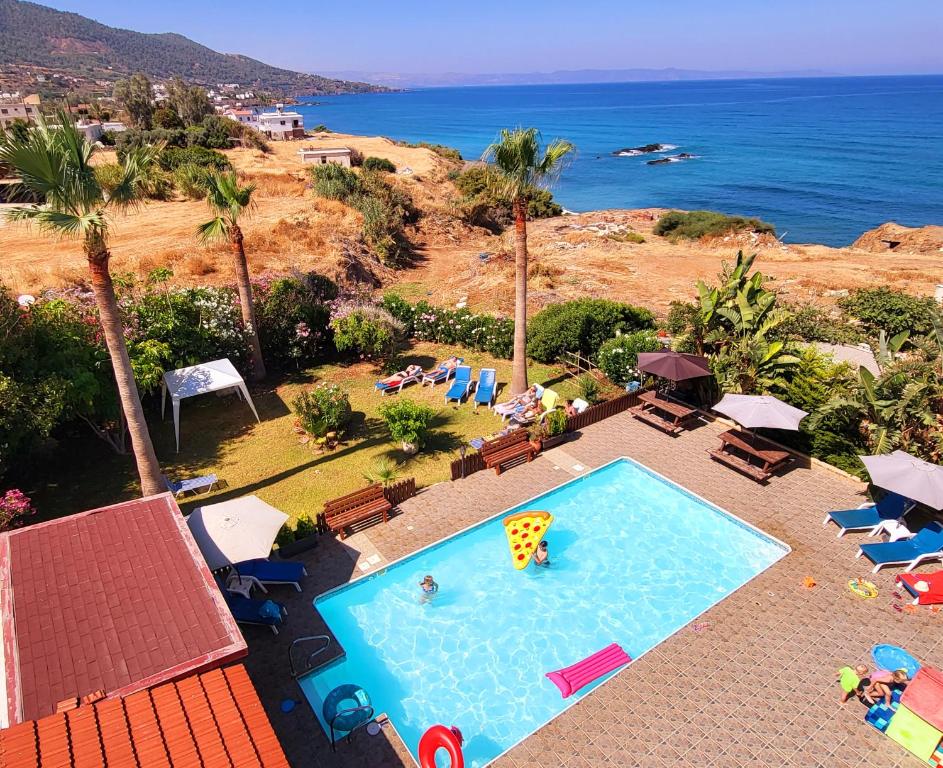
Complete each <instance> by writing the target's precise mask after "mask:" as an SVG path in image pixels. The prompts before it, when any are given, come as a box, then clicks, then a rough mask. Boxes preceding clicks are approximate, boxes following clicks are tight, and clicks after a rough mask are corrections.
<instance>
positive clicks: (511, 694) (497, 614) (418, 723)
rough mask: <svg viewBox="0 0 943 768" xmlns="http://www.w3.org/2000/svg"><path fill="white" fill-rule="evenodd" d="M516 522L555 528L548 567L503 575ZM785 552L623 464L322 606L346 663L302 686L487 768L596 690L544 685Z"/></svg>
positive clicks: (658, 631)
mask: <svg viewBox="0 0 943 768" xmlns="http://www.w3.org/2000/svg"><path fill="white" fill-rule="evenodd" d="M524 509H542V510H547V511H549V512H552V513H553V515H554V516H555V518H556V519H555V520H554V522H553V524H552V525H551V527H550V528H549V530H548V533H547V536H546V540H547V542H548V544H549V547H550V556H551V561H552V564H551V567H549V568H536V567H535V566H533V565H532V566H530V567H528V568H527V569H526V570H524V571H517V570H515V569H514V568H513V567H512V566H511V557H510V553H509V550H508V545H507V540H506V537H505V533H504V528H503V526H502V524H501V520H502V519H503V518H504V517H505V516H506V515H507V514H511V513H513V512H517V511H521V510H524ZM443 514H448V511H447V510H443ZM788 551H789V550H788V548H787V547H786V546H785V545H783V544H781V543H780V542H778V541H776V540H774V539H772V538H770V537H769V536H766V535H765V534H763V533H761V532H760V531H758V530H756V529H755V528H753V527H751V526H749V525H747V524H746V523H744V522H742V521H740V520H738V519H737V518H734V517H733V516H731V515H729V514H728V513H726V512H724V511H722V510H721V509H719V508H717V507H715V506H714V505H712V504H709V503H708V502H706V501H704V500H702V499H700V498H698V497H697V496H695V495H694V494H691V493H689V492H688V491H686V490H684V489H683V488H681V487H679V486H677V485H675V484H674V483H671V482H669V481H668V480H665V479H664V478H662V477H660V476H659V475H657V474H655V473H654V472H652V471H651V470H649V469H647V468H645V467H643V466H642V465H640V464H638V463H636V462H634V461H632V460H630V459H619V460H617V461H614V462H612V463H610V464H607V465H606V466H604V467H601V468H600V469H598V470H595V471H594V472H591V473H589V474H587V475H584V476H582V477H580V478H577V479H575V480H572V481H570V482H568V483H565V484H564V485H561V486H559V487H557V488H555V489H554V490H552V491H549V492H548V493H545V494H543V495H541V496H538V497H537V498H535V499H531V500H530V501H528V502H526V503H525V504H522V505H520V506H518V507H514V508H512V509H510V510H507V511H505V512H503V513H502V514H501V515H498V516H497V517H495V518H492V519H491V520H488V521H486V522H484V523H481V524H478V525H476V526H474V527H472V528H469V529H468V530H466V531H464V532H461V533H458V534H456V535H454V536H452V537H450V538H448V539H446V540H444V541H442V542H440V543H438V544H435V545H433V546H431V547H428V548H426V549H424V550H421V551H420V552H417V553H416V554H414V555H411V556H409V557H407V558H405V559H403V560H400V561H399V562H397V563H394V564H392V565H390V566H389V567H388V568H386V569H385V570H383V571H381V572H379V573H376V574H373V575H371V576H368V577H365V578H362V579H359V580H357V581H355V582H353V583H351V584H349V585H345V586H343V587H339V588H337V589H335V590H332V591H330V592H327V593H325V594H324V595H321V596H320V597H318V598H317V599H316V600H315V607H316V608H317V610H318V611H320V613H321V615H322V616H323V617H324V619H325V621H326V622H327V624H328V626H329V627H330V628H331V631H332V632H333V633H334V635H335V637H336V638H337V640H338V642H339V643H340V644H341V646H342V647H343V648H344V650H345V652H346V656H345V657H344V658H342V659H339V660H338V661H336V662H334V663H332V664H330V665H328V666H326V667H323V668H321V669H319V670H316V671H315V672H313V673H312V674H310V675H308V676H307V677H305V678H303V679H302V680H301V681H300V683H301V686H302V689H303V690H304V692H305V695H306V696H307V697H308V699H309V701H310V702H311V704H312V706H313V708H314V710H315V712H316V713H318V717H319V718H320V710H321V704H320V702H321V700H322V699H323V697H324V696H325V695H327V693H328V692H329V691H330V690H331V689H332V688H334V687H336V686H338V685H341V684H344V683H356V684H358V685H360V686H363V687H364V688H365V689H366V690H367V691H368V693H369V694H370V697H371V698H372V700H373V703H374V705H375V707H376V711H377V712H385V713H387V714H388V715H389V716H390V719H391V720H392V722H393V724H394V725H395V726H396V729H397V731H398V732H399V734H400V736H401V737H402V738H403V741H404V742H405V743H406V746H407V747H408V748H409V750H410V752H411V753H412V755H413V756H414V757H415V756H416V750H417V747H418V744H419V738H420V737H421V735H422V733H423V731H425V729H426V728H428V727H429V726H431V725H434V724H436V723H444V724H445V725H453V724H454V725H457V726H458V727H459V728H460V729H461V730H462V732H463V734H464V736H465V746H464V753H465V761H466V765H469V766H483V765H485V764H486V763H488V762H489V761H491V760H493V759H494V758H496V757H497V756H498V755H500V754H501V753H502V752H504V751H506V750H507V749H509V748H510V747H512V746H514V744H516V743H517V742H519V741H520V740H521V739H523V738H524V737H526V736H527V735H529V734H530V733H532V732H533V731H535V730H536V729H537V728H539V727H540V726H541V725H543V724H545V723H546V722H548V721H549V720H551V719H552V718H554V717H555V716H556V715H558V714H559V713H560V712H562V711H563V710H564V709H566V708H567V707H568V706H570V705H571V704H573V703H574V702H575V701H576V700H578V699H579V698H580V696H582V695H585V694H586V693H588V692H589V691H590V690H592V688H593V687H595V685H598V684H599V682H602V681H597V683H596V684H594V685H591V686H587V687H586V688H584V689H582V690H581V691H580V694H579V695H576V696H571V697H570V698H568V699H562V698H561V696H560V693H559V691H558V690H557V689H556V687H555V686H554V685H553V683H551V682H550V680H548V679H547V678H546V677H544V674H545V673H546V672H550V671H552V670H555V669H559V668H561V667H566V666H569V665H571V664H573V663H575V662H577V661H579V660H581V659H583V658H585V657H586V656H588V655H589V654H591V653H594V652H595V651H598V650H600V649H601V648H604V647H605V646H607V645H609V644H610V643H613V642H616V643H619V644H621V645H622V647H623V648H624V649H625V650H626V651H627V652H628V653H629V654H630V655H631V656H632V657H633V658H638V657H639V656H640V655H641V654H642V653H644V652H645V651H647V650H649V649H650V648H653V647H654V646H655V645H657V644H658V643H660V642H661V641H662V640H664V639H665V638H666V637H668V636H669V635H671V634H672V633H674V632H675V631H677V630H678V629H680V628H681V627H683V626H684V625H685V624H687V623H688V622H689V621H691V620H692V619H693V618H694V617H696V616H697V615H698V614H700V613H702V612H703V611H705V610H706V609H707V608H709V607H710V606H711V605H713V604H714V603H716V602H718V601H719V600H721V599H723V598H724V597H726V596H727V595H729V594H730V593H731V592H733V591H734V590H736V589H737V588H738V587H740V586H742V585H743V584H745V583H746V582H748V581H749V580H750V579H752V578H753V577H754V576H756V575H757V574H758V573H760V572H761V571H763V570H765V569H766V568H768V567H769V566H770V565H772V564H773V563H774V562H776V561H777V560H779V559H780V558H782V557H783V556H784V555H785V554H786V553H787V552H788ZM425 574H432V575H433V576H434V577H435V579H436V581H437V582H438V583H439V585H440V592H439V593H438V594H437V595H436V596H435V598H434V599H433V601H432V602H431V603H429V604H426V605H424V604H420V602H419V600H418V595H419V587H418V583H419V581H420V580H421V579H422V577H423V576H424V575H425ZM627 674H631V669H630V671H629V672H627ZM604 679H605V678H604ZM322 724H323V723H322ZM361 738H365V737H364V736H361Z"/></svg>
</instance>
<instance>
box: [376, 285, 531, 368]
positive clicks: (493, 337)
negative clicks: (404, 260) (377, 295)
mask: <svg viewBox="0 0 943 768" xmlns="http://www.w3.org/2000/svg"><path fill="white" fill-rule="evenodd" d="M383 306H384V307H385V308H386V310H387V311H388V312H390V314H392V315H393V316H394V317H395V318H396V319H398V320H399V321H400V322H401V323H402V324H403V330H404V333H405V334H406V335H408V336H410V337H411V338H415V339H420V340H422V341H434V342H436V343H438V344H461V345H462V346H464V347H468V348H469V349H477V350H479V351H481V352H488V353H489V354H491V355H494V356H495V357H501V358H504V359H505V360H509V359H510V358H511V355H512V354H513V351H514V322H513V321H512V320H509V319H507V318H503V317H495V316H494V315H484V314H482V315H477V314H475V313H474V312H471V311H470V310H468V309H443V308H441V307H434V306H432V305H431V304H429V303H428V302H425V301H420V302H419V303H418V304H416V305H415V306H412V305H410V304H409V302H407V301H405V300H404V299H402V298H400V297H399V296H397V295H396V294H386V295H385V296H384V297H383Z"/></svg>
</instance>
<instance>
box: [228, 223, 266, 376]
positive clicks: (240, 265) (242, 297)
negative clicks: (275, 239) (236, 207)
mask: <svg viewBox="0 0 943 768" xmlns="http://www.w3.org/2000/svg"><path fill="white" fill-rule="evenodd" d="M229 244H230V249H231V250H232V260H233V267H234V269H235V270H236V287H237V288H238V289H239V306H240V307H241V309H242V323H243V325H245V327H246V330H247V331H248V332H249V345H250V347H251V350H252V378H253V379H255V380H256V381H261V380H262V379H264V378H265V362H264V361H263V360H262V345H261V344H260V343H259V334H258V331H257V330H256V326H255V306H254V305H253V303H252V284H251V283H250V282H249V263H248V262H247V261H246V250H245V248H244V247H243V244H242V230H241V229H240V228H239V227H238V226H237V225H235V224H233V225H232V227H231V228H230V230H229Z"/></svg>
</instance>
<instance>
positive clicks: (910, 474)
mask: <svg viewBox="0 0 943 768" xmlns="http://www.w3.org/2000/svg"><path fill="white" fill-rule="evenodd" d="M861 461H862V462H863V463H864V466H865V468H866V469H867V470H868V474H869V475H871V482H872V483H874V484H875V485H876V486H878V487H880V488H884V489H885V490H888V491H893V492H894V493H898V494H900V495H901V496H904V497H906V498H908V499H913V500H914V501H919V502H920V503H921V504H926V505H927V506H928V507H932V508H933V509H939V510H943V467H941V466H940V465H939V464H931V463H930V462H929V461H924V460H923V459H918V458H917V457H916V456H911V455H910V454H909V453H905V452H904V451H894V452H893V453H887V454H882V455H880V456H862V457H861Z"/></svg>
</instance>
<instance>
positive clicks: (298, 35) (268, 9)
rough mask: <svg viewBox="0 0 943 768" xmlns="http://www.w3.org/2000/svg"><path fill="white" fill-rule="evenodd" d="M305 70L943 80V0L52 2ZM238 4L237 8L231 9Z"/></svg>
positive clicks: (107, 20) (113, 23) (113, 21)
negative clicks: (738, 73) (672, 71)
mask: <svg viewBox="0 0 943 768" xmlns="http://www.w3.org/2000/svg"><path fill="white" fill-rule="evenodd" d="M44 4H46V5H50V6H52V7H55V8H59V9H61V10H67V11H75V12H76V13H81V14H83V15H85V16H90V17H92V18H94V19H96V20H98V21H101V22H103V23H105V24H109V25H111V26H119V27H126V28H129V29H135V30H138V31H140V32H179V33H181V34H183V35H186V36H187V37H190V38H192V39H194V40H197V41H198V42H200V43H203V44H204V45H207V46H209V47H211V48H214V49H216V50H220V51H225V52H238V53H245V54H247V55H249V56H253V57H255V58H258V59H262V60H263V61H266V62H268V63H270V64H276V65H280V66H284V67H288V68H291V69H298V70H303V71H323V70H382V71H388V72H417V73H438V72H468V73H491V72H533V71H549V70H556V69H622V68H635V67H652V68H662V67H680V68H686V69H708V70H720V69H749V70H754V71H781V70H801V69H822V70H828V71H831V72H837V73H844V74H903V73H941V72H943V45H941V43H940V32H941V30H943V0H904V2H897V3H894V2H889V1H888V0H880V1H878V0H815V1H814V0H714V2H708V1H707V0H674V1H673V2H671V3H670V4H668V3H661V2H657V1H656V2H652V0H645V1H644V2H640V1H639V0H581V1H580V2H573V0H567V2H563V1H562V0H540V1H539V2H534V1H533V0H532V1H531V2H526V1H525V2H516V3H515V2H509V1H508V0H475V1H474V2H467V1H465V0H457V1H456V0H438V2H431V1H430V0H399V1H398V2H394V0H344V2H329V3H324V4H321V3H275V2H270V1H269V2H259V0H227V2H225V3H221V2H208V1H207V0H160V1H159V2H146V3H144V2H141V3H139V2H134V0H49V2H45V3H44ZM222 9H225V10H222Z"/></svg>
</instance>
